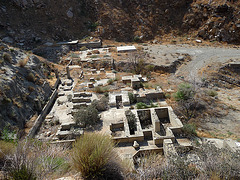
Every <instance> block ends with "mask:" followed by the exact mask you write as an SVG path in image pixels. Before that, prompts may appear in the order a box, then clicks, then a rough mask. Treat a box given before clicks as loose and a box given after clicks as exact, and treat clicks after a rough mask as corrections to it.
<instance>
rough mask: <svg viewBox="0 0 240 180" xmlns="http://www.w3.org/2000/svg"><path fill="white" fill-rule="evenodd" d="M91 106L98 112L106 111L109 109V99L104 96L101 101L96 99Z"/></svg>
mask: <svg viewBox="0 0 240 180" xmlns="http://www.w3.org/2000/svg"><path fill="white" fill-rule="evenodd" d="M91 105H92V106H93V107H95V108H96V109H97V110H98V111H105V110H107V107H108V98H107V97H106V96H103V97H102V98H101V99H100V100H96V99H95V100H94V101H93V102H92V104H91Z"/></svg>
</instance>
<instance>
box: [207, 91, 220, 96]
mask: <svg viewBox="0 0 240 180" xmlns="http://www.w3.org/2000/svg"><path fill="white" fill-rule="evenodd" d="M207 94H208V95H209V96H212V97H215V96H217V95H218V93H217V92H216V91H214V90H209V91H207Z"/></svg>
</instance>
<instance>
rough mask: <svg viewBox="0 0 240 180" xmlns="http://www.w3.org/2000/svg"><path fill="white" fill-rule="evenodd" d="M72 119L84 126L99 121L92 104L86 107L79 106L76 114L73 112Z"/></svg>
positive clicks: (96, 111)
mask: <svg viewBox="0 0 240 180" xmlns="http://www.w3.org/2000/svg"><path fill="white" fill-rule="evenodd" d="M74 120H75V122H76V124H79V125H82V126H84V127H88V126H93V125H95V124H97V123H98V121H99V116H98V110H97V109H96V107H94V106H92V105H90V106H88V107H87V108H81V109H80V110H79V111H78V112H77V113H76V114H74Z"/></svg>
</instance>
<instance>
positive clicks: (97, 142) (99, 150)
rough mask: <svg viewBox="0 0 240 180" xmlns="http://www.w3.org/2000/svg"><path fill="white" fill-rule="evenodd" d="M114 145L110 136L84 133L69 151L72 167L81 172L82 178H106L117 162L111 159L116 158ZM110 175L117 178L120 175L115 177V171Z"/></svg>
mask: <svg viewBox="0 0 240 180" xmlns="http://www.w3.org/2000/svg"><path fill="white" fill-rule="evenodd" d="M114 146H115V145H114V143H113V141H112V140H111V137H110V136H107V135H104V134H96V133H86V134H84V135H83V136H82V137H80V139H78V140H77V141H76V143H75V144H74V147H73V149H72V152H71V157H72V166H73V168H74V169H75V170H77V171H78V172H81V175H82V176H83V177H84V178H90V179H94V178H96V179H100V178H101V177H102V178H104V177H105V178H106V177H107V176H108V175H109V173H111V170H113V168H114V167H116V166H117V162H115V161H113V159H115V158H116V155H115V153H114V151H113V149H114ZM110 164H111V165H110ZM109 168H110V169H111V170H109ZM117 171H119V168H117ZM112 175H114V176H115V178H117V179H119V177H120V176H119V177H117V176H118V174H117V173H116V172H115V174H112ZM105 178H104V179H105ZM115 178H114V179H115ZM108 179H109V178H108Z"/></svg>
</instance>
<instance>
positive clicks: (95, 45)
mask: <svg viewBox="0 0 240 180" xmlns="http://www.w3.org/2000/svg"><path fill="white" fill-rule="evenodd" d="M78 46H79V47H83V46H86V47H87V48H100V47H102V41H97V42H83V43H78Z"/></svg>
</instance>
